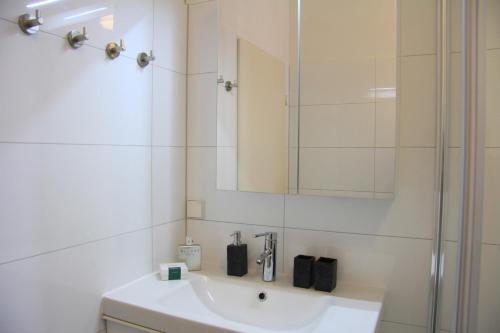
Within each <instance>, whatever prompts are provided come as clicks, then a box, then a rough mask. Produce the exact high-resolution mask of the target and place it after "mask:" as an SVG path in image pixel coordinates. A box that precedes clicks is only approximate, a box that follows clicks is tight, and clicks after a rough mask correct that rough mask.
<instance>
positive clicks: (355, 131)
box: [300, 103, 375, 147]
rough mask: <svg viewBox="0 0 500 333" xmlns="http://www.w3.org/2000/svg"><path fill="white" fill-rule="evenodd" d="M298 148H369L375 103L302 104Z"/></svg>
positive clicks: (372, 132) (373, 133)
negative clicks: (299, 143)
mask: <svg viewBox="0 0 500 333" xmlns="http://www.w3.org/2000/svg"><path fill="white" fill-rule="evenodd" d="M300 113H301V114H300V121H301V126H300V139H301V145H300V146H301V147H373V145H374V142H373V140H374V137H375V104H374V103H370V104H344V105H315V106H304V107H302V108H301V110H300Z"/></svg>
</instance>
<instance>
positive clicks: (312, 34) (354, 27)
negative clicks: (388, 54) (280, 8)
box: [300, 0, 387, 63]
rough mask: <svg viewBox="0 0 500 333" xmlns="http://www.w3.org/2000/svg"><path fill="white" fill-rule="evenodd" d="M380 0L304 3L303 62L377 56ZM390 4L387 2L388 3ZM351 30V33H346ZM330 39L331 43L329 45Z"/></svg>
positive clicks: (302, 16) (327, 0) (302, 30)
mask: <svg viewBox="0 0 500 333" xmlns="http://www.w3.org/2000/svg"><path fill="white" fill-rule="evenodd" d="M378 2H381V1H380V0H378V1H365V0H362V1H359V0H350V1H329V0H323V1H315V2H304V3H302V4H301V18H300V19H301V36H302V37H301V50H302V54H301V61H304V62H305V63H310V62H311V61H312V62H317V63H328V62H329V60H331V59H338V58H347V59H348V58H350V57H353V56H354V57H359V56H366V55H368V54H372V55H374V54H375V49H376V43H377V39H378V38H377V37H378V36H377V29H376V28H375V27H376V26H377V21H378V19H379V17H378V15H376V14H381V12H380V11H378V10H377V6H378V5H379V4H378ZM385 3H387V1H385ZM346 31H349V33H346ZM326 39H328V40H329V41H330V42H328V43H325V40H326Z"/></svg>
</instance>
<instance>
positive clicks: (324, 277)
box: [314, 257, 337, 292]
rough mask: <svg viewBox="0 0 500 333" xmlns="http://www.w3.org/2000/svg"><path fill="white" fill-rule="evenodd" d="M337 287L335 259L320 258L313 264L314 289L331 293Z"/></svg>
mask: <svg viewBox="0 0 500 333" xmlns="http://www.w3.org/2000/svg"><path fill="white" fill-rule="evenodd" d="M336 286H337V259H332V258H325V257H320V258H319V259H318V260H317V261H316V262H315V263H314V289H316V290H320V291H326V292H331V291H332V290H333V289H335V287H336Z"/></svg>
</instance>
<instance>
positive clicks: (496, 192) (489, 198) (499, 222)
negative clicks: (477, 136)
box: [482, 148, 500, 244]
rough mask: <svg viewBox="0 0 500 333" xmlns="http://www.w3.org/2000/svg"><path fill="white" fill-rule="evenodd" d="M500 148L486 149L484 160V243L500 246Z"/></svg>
mask: <svg viewBox="0 0 500 333" xmlns="http://www.w3.org/2000/svg"><path fill="white" fill-rule="evenodd" d="M498 170H500V148H486V150H485V159H484V178H485V182H484V194H483V200H484V201H483V204H484V206H483V227H482V228H483V242H486V243H494V244H500V219H499V217H500V207H499V205H498V198H499V197H500V175H499V174H498Z"/></svg>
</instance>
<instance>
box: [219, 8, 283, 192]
mask: <svg viewBox="0 0 500 333" xmlns="http://www.w3.org/2000/svg"><path fill="white" fill-rule="evenodd" d="M218 10H219V80H218V86H217V104H218V105H217V122H218V123H217V185H218V186H217V187H218V188H219V189H226V190H238V191H250V192H268V193H286V192H288V110H287V105H286V104H287V94H288V93H287V91H288V72H289V69H288V67H289V52H290V49H289V45H288V44H289V42H288V39H289V26H288V25H289V22H290V20H289V12H290V0H274V1H268V0H257V1H255V0H219V2H218Z"/></svg>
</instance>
